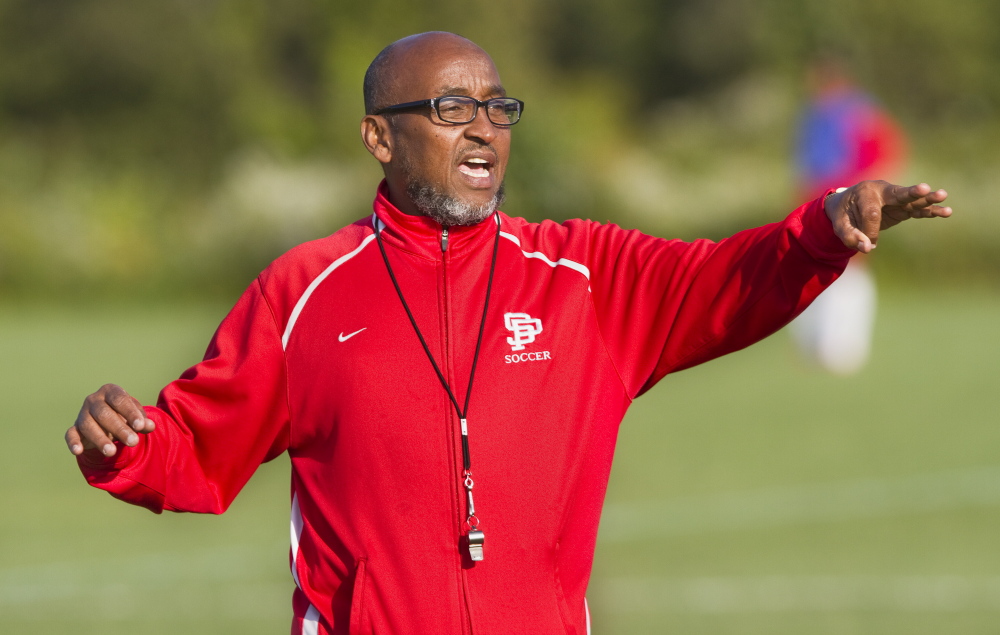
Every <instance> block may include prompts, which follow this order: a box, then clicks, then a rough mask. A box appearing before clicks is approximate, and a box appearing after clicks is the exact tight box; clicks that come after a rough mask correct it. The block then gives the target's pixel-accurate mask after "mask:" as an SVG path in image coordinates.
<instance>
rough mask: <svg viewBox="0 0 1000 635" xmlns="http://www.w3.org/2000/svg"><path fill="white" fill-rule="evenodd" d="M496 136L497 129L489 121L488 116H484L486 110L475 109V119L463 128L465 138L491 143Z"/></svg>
mask: <svg viewBox="0 0 1000 635" xmlns="http://www.w3.org/2000/svg"><path fill="white" fill-rule="evenodd" d="M496 136H497V127H496V126H495V125H494V124H493V122H492V121H490V118H489V115H487V114H486V108H482V107H480V108H477V109H476V117H475V119H473V120H472V121H470V122H469V123H468V124H466V126H465V137H466V138H467V139H479V140H480V141H482V142H484V143H491V142H492V141H493V139H495V138H496Z"/></svg>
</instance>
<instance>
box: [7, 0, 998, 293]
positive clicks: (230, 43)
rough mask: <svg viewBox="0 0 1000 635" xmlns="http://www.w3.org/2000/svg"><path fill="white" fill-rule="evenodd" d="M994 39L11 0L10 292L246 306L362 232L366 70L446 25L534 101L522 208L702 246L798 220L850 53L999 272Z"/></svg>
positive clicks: (735, 22)
mask: <svg viewBox="0 0 1000 635" xmlns="http://www.w3.org/2000/svg"><path fill="white" fill-rule="evenodd" d="M998 22H1000V0H956V1H955V2H951V3H947V4H945V3H940V2H932V1H931V0H911V1H907V2H904V1H903V0H868V1H866V2H862V1H860V0H844V1H843V2H840V3H837V4H836V5H831V4H830V3H827V2H821V1H820V0H799V1H792V0H760V1H758V2H750V1H749V0H667V1H665V0H617V1H614V2H612V1H611V0H538V1H529V0H509V1H508V2H507V3H504V4H502V5H482V4H474V5H470V4H467V3H460V2H456V1H455V0H437V1H434V2H431V1H429V0H416V1H413V2H408V3H405V4H399V3H395V2H389V1H387V0H370V1H368V2H365V3H353V2H344V1H342V0H339V1H333V0H314V1H306V0H275V1H273V2H263V1H260V0H157V1H156V2H135V1H134V0H0V227H3V231H2V233H0V285H2V288H3V289H5V290H6V291H7V292H8V293H14V292H27V290H34V292H40V293H52V292H61V293H72V292H75V291H78V290H81V289H83V290H86V289H95V288H108V289H120V288H129V289H139V288H143V287H150V288H153V289H162V288H165V287H168V286H170V285H175V286H177V285H180V286H183V287H184V288H191V289H203V290H210V289H213V288H219V287H224V288H226V289H231V288H233V287H234V286H241V285H243V284H245V283H246V281H247V280H248V279H249V277H250V276H252V275H253V273H254V272H256V271H257V270H258V269H259V268H260V267H262V266H264V265H265V264H266V262H267V261H268V260H270V259H271V258H273V257H274V256H276V255H277V254H278V253H280V251H281V250H283V249H285V248H287V247H289V246H290V245H291V244H294V243H296V242H299V241H301V240H307V239H309V238H312V237H315V236H319V235H322V234H324V233H326V232H329V231H332V230H334V229H336V228H337V227H339V226H340V225H341V224H343V223H345V222H349V221H350V220H352V219H354V218H357V217H359V216H361V215H363V214H364V213H365V210H366V209H368V205H369V202H370V199H371V196H372V193H373V190H374V186H375V184H376V183H377V181H378V179H379V178H380V173H379V170H378V169H377V166H376V165H375V164H374V162H373V161H372V160H371V159H370V158H369V157H368V156H367V154H366V153H365V151H364V149H363V148H362V146H361V144H360V142H359V140H358V136H357V135H358V133H357V124H358V121H359V120H360V118H361V116H362V114H363V112H362V101H361V81H362V78H363V75H364V71H365V68H366V67H367V64H368V62H369V61H370V60H371V58H372V57H374V55H375V54H376V53H377V52H378V51H379V50H380V49H381V48H382V47H383V46H385V45H386V44H388V43H389V42H391V41H393V40H394V39H397V38H399V37H402V36H404V35H407V34H410V33H413V32H419V31H423V30H431V29H444V30H451V31H455V32H458V33H460V34H463V35H466V36H467V37H470V38H472V39H473V40H475V41H476V42H478V43H480V44H481V45H482V46H484V48H486V49H487V50H488V51H489V52H490V53H491V55H493V57H494V59H495V60H496V62H497V64H498V66H499V68H500V70H501V74H502V75H503V77H504V81H505V83H506V85H507V87H508V89H509V90H510V92H511V94H513V95H515V96H518V97H520V98H522V99H525V101H526V102H527V103H528V106H527V109H526V116H525V119H524V121H523V122H522V123H521V124H519V126H518V128H517V129H516V130H515V147H514V156H513V158H512V163H511V168H510V173H509V181H510V187H509V190H510V199H509V202H508V204H507V206H506V209H507V210H508V211H510V212H511V213H514V214H517V215H526V216H528V217H531V218H539V217H542V216H548V217H555V218H565V217H569V216H590V217H594V218H596V219H598V220H609V219H612V220H618V221H619V222H623V223H627V224H631V225H633V226H641V227H643V228H645V229H648V230H650V231H657V232H661V233H679V234H681V235H684V236H687V237H690V236H692V235H694V234H699V233H708V234H709V235H713V236H717V235H721V234H724V233H727V232H729V231H731V230H733V229H735V228H738V227H740V226H743V225H746V224H747V223H749V222H758V221H761V220H767V219H773V218H775V217H777V216H780V215H781V214H782V213H783V212H784V211H785V210H786V209H787V208H788V207H789V206H790V205H792V204H793V202H794V201H791V200H790V198H789V197H790V196H791V195H790V191H791V188H790V185H789V182H788V179H789V173H788V169H787V162H788V145H789V139H788V135H789V130H790V129H791V127H792V119H793V118H794V116H795V112H796V104H797V103H798V101H799V99H800V92H801V90H800V78H801V74H802V70H803V68H804V66H805V65H806V63H807V62H808V61H809V60H810V59H811V58H812V57H814V56H815V55H816V54H818V53H820V52H828V51H831V50H832V51H835V52H837V53H838V54H840V55H842V56H843V57H844V58H845V59H847V60H848V62H849V63H850V65H851V66H852V68H853V69H854V72H855V73H856V75H857V76H858V78H859V80H860V81H861V82H862V83H864V84H865V85H866V86H867V87H868V88H869V89H870V90H872V92H874V93H875V94H877V95H878V96H879V97H880V98H881V99H883V100H884V101H885V102H886V103H887V105H888V106H889V107H890V109H892V110H893V111H894V112H896V113H897V115H898V116H900V118H901V119H902V120H903V121H904V122H905V123H906V125H907V126H908V127H909V129H910V131H911V134H912V137H913V140H914V144H913V145H914V149H915V156H916V158H915V160H914V166H913V169H912V170H911V172H912V173H913V178H914V179H919V180H929V181H933V182H934V183H935V184H936V183H937V182H942V183H943V182H944V181H946V180H948V183H947V185H949V186H950V187H951V188H952V189H953V190H955V194H959V196H958V197H956V206H958V205H959V204H960V203H963V197H962V193H963V192H964V193H965V200H964V203H965V205H966V207H963V208H962V209H961V211H962V213H963V214H965V215H967V217H968V218H969V219H970V220H965V221H962V220H959V219H958V218H956V219H953V220H955V221H958V222H952V221H949V223H950V224H951V225H953V227H948V228H947V229H946V230H944V233H943V234H941V233H939V230H938V228H935V231H934V233H935V234H936V236H937V240H936V241H935V243H934V244H937V245H939V247H938V248H939V249H941V250H947V251H949V252H951V251H953V247H955V246H957V245H960V246H961V251H962V252H963V253H964V254H965V255H964V256H963V257H956V256H955V255H954V254H951V253H950V254H949V255H948V256H947V257H946V258H945V260H946V261H947V262H948V263H949V267H951V268H952V270H954V269H956V268H957V269H962V268H963V267H965V268H970V265H969V263H975V264H974V268H975V269H977V270H978V269H980V268H981V267H982V266H983V263H987V268H990V267H992V268H993V269H996V268H1000V258H997V257H995V246H994V244H993V242H994V241H993V240H992V239H988V240H987V239H984V238H983V236H984V233H983V228H984V226H983V225H977V223H979V222H980V221H982V222H993V223H994V224H995V221H989V220H988V219H986V218H985V216H986V215H985V214H984V215H983V217H979V216H977V215H976V214H975V213H974V210H975V209H979V208H981V207H984V206H988V205H991V202H990V200H989V198H988V195H987V194H986V183H984V182H985V181H988V180H989V179H990V177H991V176H992V177H994V178H995V170H996V167H995V165H996V163H997V159H996V158H995V156H996V152H995V149H996V146H997V137H996V127H997V126H996V114H997V109H998V106H1000V78H998V77H997V75H996V73H995V72H993V69H995V68H997V67H998V63H1000V40H998V39H997V38H996V37H994V36H993V35H992V33H991V29H992V26H993V25H995V24H997V23H998ZM938 177H940V180H937V179H938ZM949 179H950V180H949ZM970 207H971V209H970ZM986 227H989V226H986ZM924 233H928V234H929V233H930V232H924ZM942 236H943V237H944V238H943V239H942ZM900 243H901V245H902V247H901V248H900V249H899V250H898V254H899V255H898V256H897V259H898V260H899V262H919V261H921V260H922V259H923V256H921V255H920V254H925V253H926V250H927V249H934V247H933V245H928V244H927V243H925V242H922V241H921V239H919V238H917V239H913V240H910V238H909V237H905V238H903V239H902V240H901V241H900ZM938 255H939V256H941V257H945V256H944V255H942V254H938Z"/></svg>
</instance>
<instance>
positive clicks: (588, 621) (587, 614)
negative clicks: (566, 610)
mask: <svg viewBox="0 0 1000 635" xmlns="http://www.w3.org/2000/svg"><path fill="white" fill-rule="evenodd" d="M583 612H584V614H585V615H586V616H587V635H590V607H589V606H588V605H587V598H583Z"/></svg>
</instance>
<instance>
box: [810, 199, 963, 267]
mask: <svg viewBox="0 0 1000 635" xmlns="http://www.w3.org/2000/svg"><path fill="white" fill-rule="evenodd" d="M946 198H948V193H947V192H945V191H944V190H934V191H931V186H930V185H927V184H926V183H921V184H919V185H911V186H906V185H893V184H892V183H887V182H885V181H862V182H861V183H858V184H857V185H855V186H854V187H849V188H847V189H846V190H844V191H843V192H837V193H836V194H832V195H830V196H829V197H827V199H826V201H825V203H824V208H825V209H826V215H827V216H828V217H829V218H830V222H831V223H833V231H834V232H835V233H836V234H837V237H839V238H840V240H842V241H843V242H844V244H845V245H847V246H848V247H850V248H851V249H857V250H858V251H860V252H861V253H863V254H867V253H870V252H871V250H872V249H875V245H876V244H878V233H879V231H880V230H883V229H888V228H890V227H892V226H893V225H896V224H898V223H901V222H903V221H904V220H906V219H908V218H931V217H935V216H938V217H941V218H947V217H948V216H951V208H950V207H941V205H940V203H943V202H944V200H945V199H946Z"/></svg>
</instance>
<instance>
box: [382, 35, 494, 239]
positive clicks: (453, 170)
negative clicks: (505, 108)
mask: <svg viewBox="0 0 1000 635" xmlns="http://www.w3.org/2000/svg"><path fill="white" fill-rule="evenodd" d="M426 44H427V45H416V46H413V47H411V48H409V49H408V50H405V51H403V52H402V53H401V56H400V58H399V60H398V62H397V64H396V68H397V72H396V73H395V74H394V77H395V78H396V79H395V81H394V85H393V87H392V90H391V91H390V92H391V94H392V102H391V103H390V104H386V105H391V104H392V103H403V102H408V101H417V100H422V99H429V98H431V97H442V96H445V95H463V96H469V97H475V98H476V99H479V100H481V101H485V100H487V99H491V98H493V97H503V96H505V92H504V89H503V86H502V85H501V83H500V76H499V74H498V73H497V70H496V67H495V66H494V65H493V61H492V60H491V59H490V58H489V56H487V55H486V54H485V53H484V52H483V51H482V50H481V49H479V48H478V47H475V46H474V45H472V44H471V43H468V42H466V41H463V40H460V39H457V38H438V39H437V40H433V41H431V42H427V43H426ZM388 118H390V124H391V126H390V127H391V130H392V137H391V138H392V144H391V159H390V161H389V162H388V163H387V164H386V178H387V180H388V181H389V186H390V191H391V192H393V193H394V194H397V196H398V194H400V193H402V192H407V198H408V199H409V201H407V202H409V203H414V205H415V207H417V210H416V211H417V212H419V213H425V214H429V215H431V216H435V215H434V214H432V213H431V212H429V211H428V210H426V209H420V208H421V207H424V206H426V205H427V204H428V203H427V201H428V200H438V201H440V200H445V199H451V200H452V201H458V202H461V203H462V204H464V205H465V206H467V207H468V208H470V209H479V210H485V209H489V207H490V206H491V203H496V202H497V200H498V199H499V198H500V197H501V196H498V192H500V191H501V186H502V184H503V178H504V172H505V170H506V167H507V159H508V157H509V155H510V128H508V127H501V126H496V125H494V124H493V123H492V122H491V121H490V120H489V118H488V117H487V116H486V112H485V109H483V108H480V109H479V111H478V113H477V115H476V118H475V119H474V120H473V121H472V122H470V123H467V124H454V123H447V122H443V121H441V120H440V119H439V118H438V116H437V113H436V112H435V111H434V109H433V108H426V109H418V110H413V111H406V112H400V113H396V114H392V115H389V116H388ZM418 190H422V191H423V192H424V194H425V195H427V194H428V192H433V193H434V194H435V195H437V196H438V198H437V199H430V198H426V196H425V200H424V204H423V205H421V200H420V196H419V195H417V192H418ZM415 198H416V199H417V200H414V199H415ZM393 202H394V203H396V204H397V205H400V206H401V208H402V207H403V205H401V202H400V201H393ZM403 211H410V210H406V209H403ZM488 213H489V212H486V214H488ZM481 216H482V214H480V218H473V219H471V220H472V222H478V220H481ZM435 217H436V216H435ZM438 220H441V219H438ZM451 222H452V224H458V223H457V222H454V220H452V221H451Z"/></svg>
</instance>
